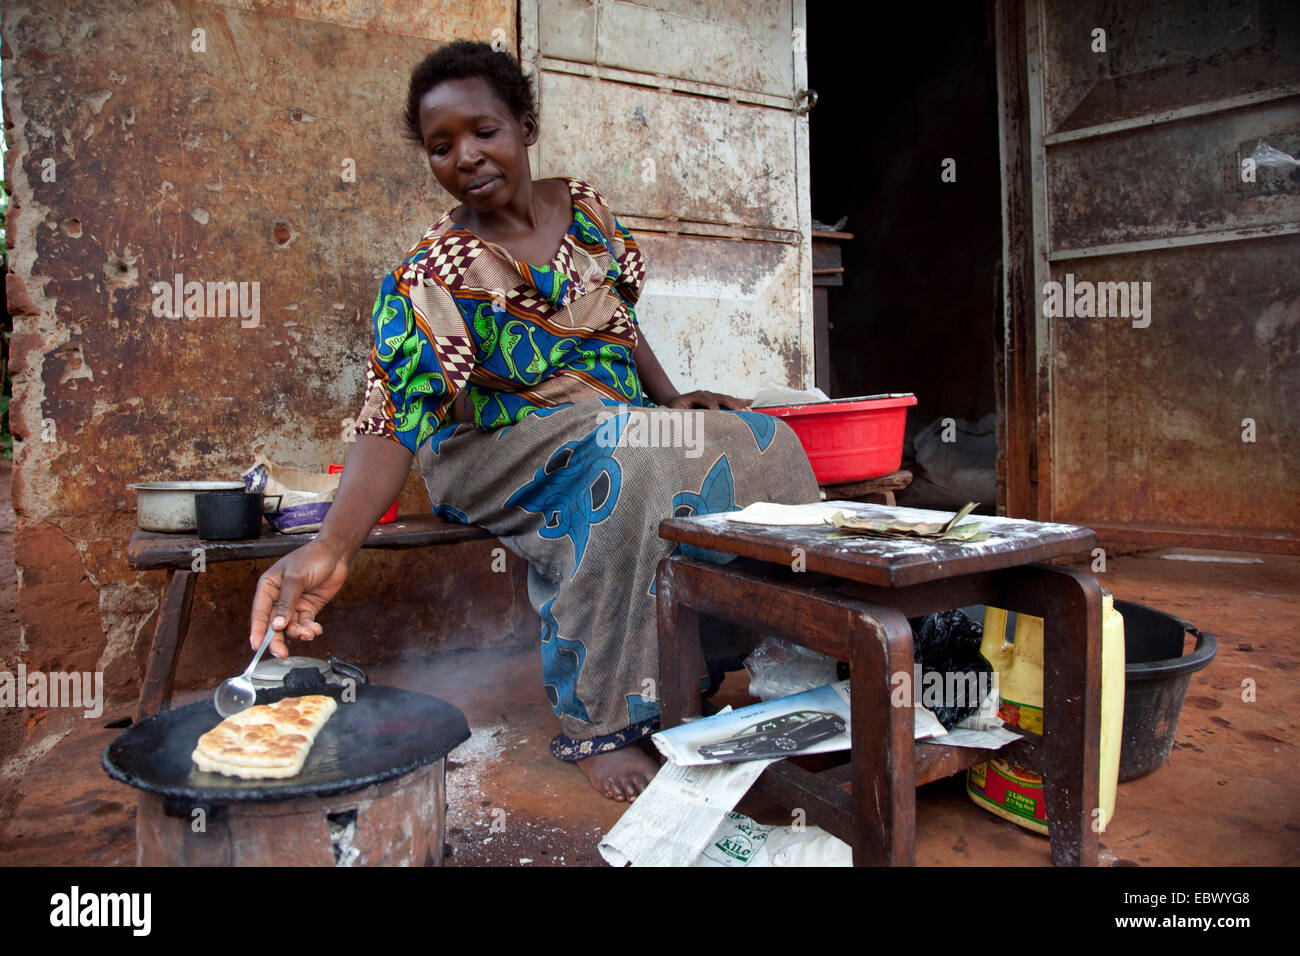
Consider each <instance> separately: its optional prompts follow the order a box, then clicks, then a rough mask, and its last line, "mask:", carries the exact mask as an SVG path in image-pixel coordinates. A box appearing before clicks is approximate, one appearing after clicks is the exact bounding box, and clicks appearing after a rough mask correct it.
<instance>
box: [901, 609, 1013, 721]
mask: <svg viewBox="0 0 1300 956" xmlns="http://www.w3.org/2000/svg"><path fill="white" fill-rule="evenodd" d="M909 623H910V624H911V625H912V639H913V647H914V651H913V654H914V657H915V661H916V663H917V664H919V665H920V666H921V670H920V673H921V686H920V687H918V688H916V689H915V695H916V698H917V699H918V700H919V701H920V702H921V703H922V704H924V705H925V706H926V707H928V708H929V709H930V710H932V711H934V715H935V716H936V717H938V718H939V723H941V724H943V729H944V730H950V729H951V728H952V727H954V726H956V725H957V724H959V723H960V722H961V721H963V720H965V719H966V718H967V717H969V716H970V715H971V714H973V713H975V711H977V710H978V709H979V705H980V701H979V700H978V699H972V698H975V697H977V696H978V693H971V692H970V691H971V689H972V688H976V689H979V690H982V689H984V688H987V687H989V686H991V685H990V678H988V677H986V678H984V679H983V680H981V679H980V678H979V675H981V674H987V675H992V673H993V665H991V664H990V663H989V662H988V661H987V660H985V659H984V656H983V655H982V654H980V642H981V641H982V640H983V637H984V628H983V626H982V625H980V624H977V623H976V622H974V621H972V620H971V619H970V618H968V617H967V616H966V615H965V614H964V613H962V612H961V611H941V612H939V613H938V614H928V615H926V616H925V617H923V618H921V619H920V621H919V622H918V621H911V622H909ZM932 672H937V673H938V674H939V675H940V677H941V678H942V683H940V684H939V685H938V686H939V687H941V688H942V691H941V692H940V693H938V694H934V693H931V691H932V690H933V688H934V687H935V681H934V679H933V678H932V679H930V680H927V679H926V676H925V675H927V674H929V673H932ZM948 675H954V676H955V677H957V678H959V679H957V680H950V679H949V676H948ZM954 691H955V693H954ZM936 696H937V697H939V698H940V699H941V702H940V703H937V705H936V703H935V700H934V698H935V697H936Z"/></svg>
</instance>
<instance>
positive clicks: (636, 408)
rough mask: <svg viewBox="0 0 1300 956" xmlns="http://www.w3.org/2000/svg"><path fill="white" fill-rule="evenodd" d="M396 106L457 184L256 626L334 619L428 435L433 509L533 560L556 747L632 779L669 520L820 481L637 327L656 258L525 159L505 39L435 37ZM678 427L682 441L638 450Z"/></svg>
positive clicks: (395, 282)
mask: <svg viewBox="0 0 1300 956" xmlns="http://www.w3.org/2000/svg"><path fill="white" fill-rule="evenodd" d="M406 123H407V132H408V134H409V136H410V137H411V138H412V139H413V140H415V141H416V142H418V143H419V144H420V146H421V148H422V149H423V150H424V151H425V154H426V155H427V157H428V161H429V167H430V169H431V170H432V171H433V175H434V177H435V178H436V179H437V180H438V182H439V183H440V184H441V185H442V187H443V188H444V189H446V190H447V192H448V193H450V194H451V195H452V196H453V197H455V198H456V199H457V200H459V201H460V203H461V205H460V206H458V207H457V208H456V209H454V210H452V211H451V212H450V213H449V214H448V215H446V216H443V217H442V219H440V220H439V221H438V222H437V223H436V224H435V225H434V226H433V228H431V229H430V230H429V231H428V232H427V233H425V235H424V237H423V238H422V239H421V240H420V242H419V243H418V244H417V245H416V246H415V248H414V249H413V250H412V251H411V252H410V253H409V254H408V255H407V257H406V258H405V259H404V260H403V262H402V264H401V265H400V266H399V267H398V268H397V269H396V270H394V271H393V272H392V273H391V274H390V275H388V276H387V277H386V278H385V279H384V283H383V287H382V288H381V290H380V293H379V296H378V299H377V300H376V302H375V309H374V331H375V344H374V348H373V349H372V351H371V355H370V362H369V366H368V369H367V388H366V399H365V405H364V408H363V410H362V413H361V415H360V416H359V418H358V426H357V432H358V437H357V440H356V444H355V445H354V447H353V449H352V450H351V452H350V453H349V455H348V457H347V462H346V465H345V468H344V471H343V475H342V479H341V482H340V485H339V490H338V494H337V496H336V498H335V501H334V504H333V506H332V507H331V508H330V510H329V513H328V515H327V516H326V519H325V522H324V524H323V526H322V528H321V531H320V534H319V535H318V536H317V537H316V539H315V540H313V541H311V542H310V543H308V544H307V545H304V546H303V547H302V548H299V549H298V550H296V551H294V552H293V553H291V554H289V555H287V556H286V557H284V558H283V559H281V560H280V561H279V562H277V563H276V564H275V565H274V566H273V567H272V568H270V569H269V570H268V571H267V572H266V573H265V574H264V575H262V577H261V579H260V580H259V582H258V587H257V594H256V596H255V598H254V601H253V612H252V619H251V634H250V642H251V643H252V644H253V646H254V647H256V646H257V645H258V644H259V643H260V642H261V640H262V637H263V635H264V634H265V631H266V626H267V621H268V619H269V618H272V617H273V618H274V621H273V624H274V627H275V629H276V631H277V634H276V636H275V639H274V641H273V643H272V644H271V651H272V653H274V654H276V655H277V656H279V657H284V656H286V655H287V654H288V648H287V646H286V644H285V641H284V636H285V635H287V636H288V637H294V638H301V639H304V640H310V639H312V638H313V637H315V636H316V635H318V634H320V633H321V625H320V624H319V623H318V622H317V621H316V616H317V615H318V614H319V612H320V610H321V608H322V607H323V606H324V605H325V604H326V603H327V602H328V601H329V600H331V599H332V598H333V597H334V595H335V594H337V593H338V591H339V588H340V587H342V585H343V581H344V578H345V577H346V575H347V568H348V563H349V561H350V560H351V558H352V556H353V555H354V554H355V553H356V551H357V550H358V548H359V547H360V545H361V542H362V540H363V539H364V538H365V536H366V534H367V533H368V532H369V530H370V529H371V528H372V527H373V526H374V524H375V521H376V520H377V519H378V518H379V516H380V515H381V514H383V512H384V510H385V509H386V508H387V506H388V505H389V504H390V503H391V502H392V501H393V499H394V498H395V497H396V496H397V494H398V492H399V491H400V490H401V487H402V485H403V483H404V481H405V478H406V475H407V474H408V472H409V470H410V463H411V457H412V455H416V456H418V459H419V464H420V471H421V474H422V476H423V478H424V482H425V486H426V488H427V490H428V492H429V498H430V501H431V502H432V503H433V505H434V511H435V513H437V514H439V515H441V516H442V517H444V518H448V519H450V520H458V521H464V522H469V523H473V524H478V525H482V526H484V527H486V528H488V529H490V530H491V531H492V532H493V533H494V534H496V535H497V536H498V537H499V538H500V540H501V541H502V543H503V544H505V545H506V546H507V547H509V548H510V549H511V550H513V551H514V552H515V553H517V554H519V555H520V556H522V557H523V558H524V559H526V560H527V562H528V593H529V599H530V601H531V602H532V604H533V606H534V607H535V608H537V611H538V613H539V615H540V616H541V619H542V660H543V680H544V684H545V686H546V692H547V694H548V696H549V697H550V700H551V704H552V706H553V707H554V709H555V712H556V714H557V715H558V716H559V718H560V722H561V727H562V730H563V733H561V734H560V735H559V736H558V737H556V738H555V740H554V741H552V744H551V750H552V753H553V754H554V755H555V756H557V757H558V758H560V759H562V760H569V761H574V762H576V763H577V764H578V766H579V767H580V768H581V769H582V770H583V772H584V773H585V774H586V775H587V777H588V779H589V780H590V781H591V783H592V786H594V787H595V788H596V789H597V790H598V791H600V792H601V793H603V794H605V795H606V796H608V797H611V798H613V799H616V800H632V799H634V798H635V797H636V795H637V794H638V793H640V792H641V790H642V789H644V787H645V786H646V785H647V784H648V783H649V781H650V779H651V777H653V776H654V774H655V772H656V770H657V769H658V768H657V764H656V763H655V761H653V760H652V759H651V758H650V757H649V755H648V754H647V753H645V752H644V751H643V750H642V749H641V748H639V747H635V746H628V745H629V744H632V743H634V742H636V741H638V740H640V739H641V738H643V737H644V736H646V735H647V734H649V733H651V732H653V730H654V729H655V728H656V719H657V715H658V706H657V704H656V702H655V700H654V691H653V688H654V686H655V683H656V681H657V678H658V663H657V658H656V651H657V647H656V622H655V606H654V573H655V568H656V566H657V565H658V562H659V561H660V560H661V559H662V558H663V557H664V556H665V555H666V554H667V553H668V552H669V550H670V545H669V544H668V543H666V542H664V541H663V540H661V539H660V538H659V537H658V535H657V528H658V524H659V521H660V520H661V519H662V518H664V517H667V516H669V515H672V514H677V515H690V514H706V513H711V512H718V511H731V510H734V509H736V508H738V507H743V505H745V504H748V503H750V502H752V501H759V500H767V501H783V502H801V501H814V500H816V499H817V484H816V482H815V480H814V479H813V476H812V470H811V468H810V466H809V465H808V460H807V458H806V456H805V455H804V453H803V450H802V448H801V447H800V446H799V443H798V441H797V439H796V438H795V437H794V433H793V432H791V431H790V430H789V429H788V428H787V427H786V426H785V425H784V423H781V422H778V421H777V420H776V419H774V418H772V417H770V416H766V415H762V414H759V413H756V412H747V411H742V410H741V409H743V408H744V407H745V405H746V404H747V403H745V402H743V401H741V400H739V399H736V398H732V397H730V396H726V395H718V394H715V393H713V392H700V391H697V392H690V393H688V394H685V395H682V394H679V393H678V392H677V391H676V389H674V388H673V386H672V383H671V382H670V381H669V380H668V376H667V375H666V374H665V373H664V371H663V369H662V368H661V367H660V364H659V361H658V360H657V359H656V358H655V356H654V353H653V352H652V351H651V350H650V346H649V345H648V344H647V343H646V341H645V340H644V339H643V338H641V336H640V335H639V333H638V330H637V323H636V315H635V312H634V306H635V304H636V301H637V297H638V295H639V293H640V290H641V285H642V282H643V279H644V275H645V263H644V260H643V258H642V256H641V253H640V250H639V249H638V247H637V244H636V241H635V240H634V239H633V237H632V235H631V233H629V232H628V231H627V230H626V229H624V228H623V227H622V226H621V225H620V224H619V223H618V221H617V220H616V219H615V218H614V215H613V213H612V212H611V211H610V210H609V207H608V206H607V205H606V204H605V202H604V200H603V199H602V198H601V196H600V195H599V194H598V193H597V192H596V191H595V190H594V189H592V188H591V187H590V186H588V185H586V184H585V183H582V182H580V181H579V180H574V179H567V180H565V179H552V180H539V181H534V180H533V179H532V175H531V171H530V168H529V163H528V153H527V148H528V147H529V146H530V145H532V144H533V143H534V142H536V141H537V137H538V131H539V130H538V123H537V116H536V109H535V107H534V104H533V99H532V93H531V90H530V88H529V85H528V81H527V79H526V78H525V77H524V76H523V74H522V73H521V72H520V70H519V67H518V65H517V64H516V63H515V62H514V60H512V59H511V58H510V57H509V56H507V55H505V54H502V53H497V52H494V51H493V50H492V49H491V47H489V46H487V45H486V44H481V43H471V42H468V41H459V42H456V43H452V44H449V45H447V46H445V47H443V48H441V49H440V50H438V51H437V52H435V53H434V54H432V55H431V56H429V57H428V58H426V59H425V60H424V61H423V62H422V63H421V64H420V65H419V66H418V67H417V68H416V69H415V71H414V73H413V74H412V77H411V86H410V92H409V95H408V101H407V110H406ZM679 409H708V410H709V411H678V410H679ZM685 416H693V420H691V421H686V420H685V418H684V417H685ZM634 434H639V435H640V440H637V441H634V440H632V436H633V435H634ZM665 435H667V436H676V437H677V438H678V439H679V440H678V441H676V445H677V446H678V447H644V446H645V445H646V444H648V443H651V442H653V443H656V444H662V438H663V436H665ZM647 436H650V439H651V441H650V442H648V441H647V440H646V439H647ZM653 436H658V439H659V440H655V439H654V438H653Z"/></svg>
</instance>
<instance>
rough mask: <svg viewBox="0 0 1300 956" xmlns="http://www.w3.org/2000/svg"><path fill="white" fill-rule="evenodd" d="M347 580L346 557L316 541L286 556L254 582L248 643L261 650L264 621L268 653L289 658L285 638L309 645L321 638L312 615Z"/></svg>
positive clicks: (318, 625)
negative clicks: (271, 629)
mask: <svg viewBox="0 0 1300 956" xmlns="http://www.w3.org/2000/svg"><path fill="white" fill-rule="evenodd" d="M347 576H348V562H347V559H346V558H344V557H343V556H342V555H341V554H339V552H338V551H337V550H336V549H335V548H333V547H331V546H330V545H329V544H327V543H326V542H324V541H321V540H320V539H317V540H315V541H309V542H307V543H306V544H305V545H303V546H302V547H301V548H299V549H298V550H296V551H291V552H290V553H289V554H286V555H285V556H284V557H283V558H281V559H280V560H279V561H277V562H275V564H273V565H271V567H270V568H269V569H267V571H266V573H265V574H263V575H262V576H261V577H260V578H259V579H258V581H257V593H256V594H255V595H254V596H253V614H252V619H251V621H250V625H249V626H250V628H251V633H250V634H249V638H248V640H249V643H251V644H252V645H253V647H254V648H257V647H261V645H262V639H263V638H264V637H266V626H267V623H268V622H270V623H273V624H274V625H275V631H276V633H275V636H274V637H272V638H271V647H270V651H271V653H272V654H274V655H275V656H276V657H288V656H289V647H288V645H287V644H286V643H285V640H284V638H285V636H286V635H287V636H289V637H296V638H299V639H301V640H304V641H310V640H311V639H312V638H314V637H316V636H317V635H319V634H320V633H321V631H322V630H323V628H322V627H321V626H320V624H318V623H317V622H316V615H317V614H319V613H320V610H321V608H323V607H324V606H325V605H326V604H328V603H329V602H330V601H331V600H332V599H333V598H334V596H335V595H336V594H338V593H339V589H340V588H342V587H343V582H344V580H345V579H346V578H347Z"/></svg>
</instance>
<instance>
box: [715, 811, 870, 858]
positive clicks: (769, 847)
mask: <svg viewBox="0 0 1300 956" xmlns="http://www.w3.org/2000/svg"><path fill="white" fill-rule="evenodd" d="M852 865H853V848H852V847H850V846H849V845H848V844H847V843H845V842H844V841H843V840H840V839H838V838H837V837H834V836H832V835H831V834H829V833H827V832H826V831H825V830H823V829H822V828H821V827H815V826H811V825H805V826H788V827H774V826H768V825H766V824H762V823H755V822H754V821H753V820H751V819H750V818H749V817H747V816H745V815H744V814H742V813H728V814H727V815H726V817H725V818H724V819H723V821H722V823H721V824H719V826H718V829H717V831H715V832H714V834H713V836H712V837H711V838H710V839H709V842H708V844H707V845H706V846H705V847H704V849H703V850H702V851H701V852H700V855H699V856H698V857H697V858H696V860H695V862H694V863H692V864H691V866H732V867H734V866H852Z"/></svg>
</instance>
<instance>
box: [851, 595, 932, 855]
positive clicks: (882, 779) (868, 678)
mask: <svg viewBox="0 0 1300 956" xmlns="http://www.w3.org/2000/svg"><path fill="white" fill-rule="evenodd" d="M858 625H859V631H858V633H857V634H856V635H855V640H853V642H852V644H851V646H850V648H849V668H850V678H849V692H850V699H849V713H850V714H851V722H852V727H851V728H850V734H851V737H852V744H853V748H852V754H853V841H852V842H853V865H854V866H886V865H887V866H915V865H916V750H915V741H914V739H913V734H914V731H913V717H912V700H911V699H904V700H902V701H899V700H896V699H895V697H896V694H895V693H891V690H892V687H893V680H892V679H893V676H894V675H895V674H903V675H905V677H906V680H905V681H904V682H903V685H902V686H903V687H904V688H907V689H908V690H909V691H910V689H911V687H912V679H913V675H912V660H913V656H912V651H913V647H912V629H911V627H910V626H909V625H908V623H907V618H905V617H904V616H903V615H902V614H900V613H899V612H898V611H896V610H894V609H892V608H885V607H879V606H875V607H871V606H869V607H868V608H866V609H865V610H864V611H863V612H862V613H861V614H860V615H859V618H858Z"/></svg>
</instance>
